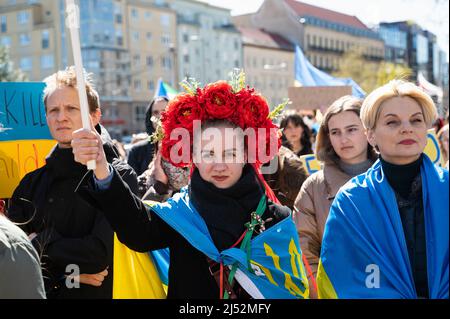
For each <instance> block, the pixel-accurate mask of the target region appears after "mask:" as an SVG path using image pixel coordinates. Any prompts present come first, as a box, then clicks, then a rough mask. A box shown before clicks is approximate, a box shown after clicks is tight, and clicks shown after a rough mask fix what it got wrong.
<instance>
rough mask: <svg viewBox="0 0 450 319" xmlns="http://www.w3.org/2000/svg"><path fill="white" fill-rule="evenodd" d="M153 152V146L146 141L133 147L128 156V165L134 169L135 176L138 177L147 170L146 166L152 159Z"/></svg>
mask: <svg viewBox="0 0 450 319" xmlns="http://www.w3.org/2000/svg"><path fill="white" fill-rule="evenodd" d="M154 152H155V147H154V144H152V143H151V142H150V141H149V140H148V139H146V140H145V141H140V142H139V143H136V144H135V145H133V147H132V148H131V150H130V154H128V164H129V165H130V166H131V167H132V168H133V169H134V171H135V172H136V174H137V176H140V175H141V174H142V173H144V172H145V171H146V170H147V168H148V165H149V164H150V162H151V161H152V159H153V155H154Z"/></svg>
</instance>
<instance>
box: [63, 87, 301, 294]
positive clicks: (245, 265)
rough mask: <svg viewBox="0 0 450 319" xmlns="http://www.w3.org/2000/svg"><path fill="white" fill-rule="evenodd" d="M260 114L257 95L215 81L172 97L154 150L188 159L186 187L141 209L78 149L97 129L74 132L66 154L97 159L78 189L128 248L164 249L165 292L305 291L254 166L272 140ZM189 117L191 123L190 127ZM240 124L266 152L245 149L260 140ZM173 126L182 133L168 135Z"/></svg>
mask: <svg viewBox="0 0 450 319" xmlns="http://www.w3.org/2000/svg"><path fill="white" fill-rule="evenodd" d="M239 83H241V82H239ZM268 117H269V107H268V105H267V103H266V101H265V99H263V98H262V97H261V96H260V95H259V94H257V93H256V92H254V90H252V89H249V88H246V87H245V86H242V87H239V88H236V86H231V85H230V84H229V83H227V82H225V81H220V82H216V83H212V84H209V85H207V86H206V87H204V88H202V89H200V88H198V89H195V90H191V91H189V92H188V93H185V94H181V95H178V96H177V97H176V98H175V99H174V100H172V101H171V102H170V103H169V105H168V107H167V110H166V112H165V113H163V116H162V127H163V130H164V138H163V139H162V147H161V149H162V153H161V155H162V156H163V157H164V158H166V159H168V160H170V161H171V163H172V164H173V165H176V166H180V167H186V166H189V165H192V176H191V179H190V181H189V185H188V187H185V188H183V189H182V190H181V192H180V193H178V194H176V195H175V196H174V197H172V198H170V199H169V200H168V201H167V202H165V203H164V204H155V205H153V206H151V207H149V206H147V205H144V204H143V203H142V202H141V201H140V200H139V199H138V198H137V197H135V196H134V195H133V194H132V193H131V192H130V191H129V190H128V189H127V187H126V186H125V184H124V183H123V181H122V180H121V178H120V175H119V174H117V172H116V170H115V169H114V168H113V167H111V166H110V165H108V164H107V162H106V160H105V158H104V155H103V150H102V149H101V148H97V150H95V151H94V150H92V151H87V150H86V149H85V147H86V146H87V145H92V144H95V141H96V140H98V134H96V133H95V132H94V131H91V132H88V131H86V130H78V131H77V132H75V133H74V139H73V141H72V146H73V148H74V153H75V158H76V160H77V161H79V162H80V163H83V164H85V163H86V162H87V161H89V160H92V159H96V161H97V168H96V170H95V172H94V174H95V175H94V178H87V179H85V180H84V181H83V184H82V186H81V187H80V189H79V190H78V192H79V193H80V194H81V195H83V197H84V198H86V200H90V201H93V203H95V205H98V206H99V207H102V210H103V211H104V214H105V216H106V217H107V219H108V220H109V222H110V224H111V225H112V227H113V229H114V230H115V232H116V233H117V236H118V238H119V240H120V241H122V242H123V243H124V244H126V245H127V246H128V247H130V248H131V249H134V250H136V251H143V252H145V251H149V250H155V249H161V248H166V247H169V248H170V269H169V288H168V289H169V290H168V298H185V299H186V298H207V299H212V298H221V299H222V298H232V299H233V298H249V297H252V298H264V297H265V298H294V297H298V298H305V297H307V294H308V282H307V279H306V276H305V270H304V268H303V263H302V258H301V250H300V247H299V245H298V237H297V234H296V231H295V225H294V223H293V221H292V219H291V218H290V217H289V216H290V210H289V209H288V208H287V207H284V206H281V205H279V204H277V203H276V197H275V196H274V195H273V193H271V191H270V188H268V187H267V184H265V183H264V179H263V178H262V176H261V175H260V174H259V173H258V172H259V171H258V164H257V163H261V162H265V158H263V157H265V156H269V157H273V156H274V155H275V154H274V153H276V152H277V151H278V148H279V145H280V144H279V142H280V141H279V139H278V134H277V128H276V126H275V125H274V124H273V123H272V121H271V120H270V119H269V118H268ZM196 120H200V121H201V128H198V127H195V128H194V127H193V125H194V123H196V122H195V121H196ZM239 128H240V130H239ZM243 128H247V129H248V128H250V129H251V130H255V129H256V128H262V129H266V133H267V134H259V135H258V138H259V139H260V140H259V141H260V142H263V143H267V144H266V145H268V147H266V152H267V149H268V150H270V151H269V152H268V153H269V155H267V153H265V152H264V148H262V149H261V148H258V150H257V151H255V149H254V148H253V147H252V146H251V145H253V146H254V145H259V146H261V145H263V143H257V142H256V141H255V140H251V139H246V138H245V134H244V133H243ZM175 129H179V130H181V132H184V133H183V134H182V135H181V136H184V137H181V138H180V137H179V139H177V140H171V139H170V136H171V133H173V132H174V130H175ZM194 130H196V132H197V133H196V134H194V133H193V132H194ZM256 131H258V130H256ZM179 132H180V131H179ZM252 142H253V143H252ZM255 143H256V144H255ZM180 147H181V148H180ZM180 150H187V151H186V153H184V152H183V151H180ZM272 152H273V153H272ZM269 160H270V158H269ZM274 201H275V202H274ZM234 247H235V248H234ZM268 256H269V258H268ZM270 256H271V257H270ZM280 265H281V266H282V267H283V269H281V268H280Z"/></svg>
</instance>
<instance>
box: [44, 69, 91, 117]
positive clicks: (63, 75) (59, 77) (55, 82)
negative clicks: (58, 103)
mask: <svg viewBox="0 0 450 319" xmlns="http://www.w3.org/2000/svg"><path fill="white" fill-rule="evenodd" d="M44 82H45V84H46V87H45V89H44V105H45V107H46V109H47V98H48V96H49V95H50V94H52V93H53V92H54V91H55V90H56V89H59V88H62V87H65V86H68V87H72V88H77V74H76V71H75V67H74V66H70V67H67V68H66V69H65V70H60V71H58V72H56V73H53V74H52V75H50V76H48V77H46V78H45V79H44ZM84 82H85V85H86V94H87V99H88V104H89V112H90V113H94V112H95V111H96V110H97V109H99V108H100V98H99V96H98V93H97V91H96V90H95V88H94V83H93V80H92V73H86V72H84Z"/></svg>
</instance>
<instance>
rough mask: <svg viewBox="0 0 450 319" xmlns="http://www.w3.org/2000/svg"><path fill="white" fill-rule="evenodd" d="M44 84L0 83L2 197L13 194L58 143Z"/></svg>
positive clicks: (42, 163)
mask: <svg viewBox="0 0 450 319" xmlns="http://www.w3.org/2000/svg"><path fill="white" fill-rule="evenodd" d="M44 87H45V84H44V83H39V82H35V83H33V82H21V83H14V82H9V83H0V124H1V126H0V198H9V197H11V195H12V193H13V192H14V189H15V188H16V187H17V185H18V184H19V182H20V180H21V179H22V178H23V176H25V175H26V174H27V173H29V172H31V171H34V170H35V169H37V168H39V167H41V166H43V165H44V164H45V157H46V156H47V155H48V153H49V152H50V150H51V149H52V148H53V146H55V144H56V142H55V141H54V140H52V137H51V135H50V131H49V129H48V127H47V122H46V119H45V109H44V102H43V100H42V95H43V89H44Z"/></svg>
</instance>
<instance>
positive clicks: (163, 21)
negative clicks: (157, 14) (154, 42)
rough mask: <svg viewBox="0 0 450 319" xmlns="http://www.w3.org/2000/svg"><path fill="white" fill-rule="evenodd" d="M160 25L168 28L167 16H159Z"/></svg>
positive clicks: (168, 19) (168, 17) (168, 18)
mask: <svg viewBox="0 0 450 319" xmlns="http://www.w3.org/2000/svg"><path fill="white" fill-rule="evenodd" d="M161 25H162V26H164V27H168V26H170V16H169V15H167V14H161Z"/></svg>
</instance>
